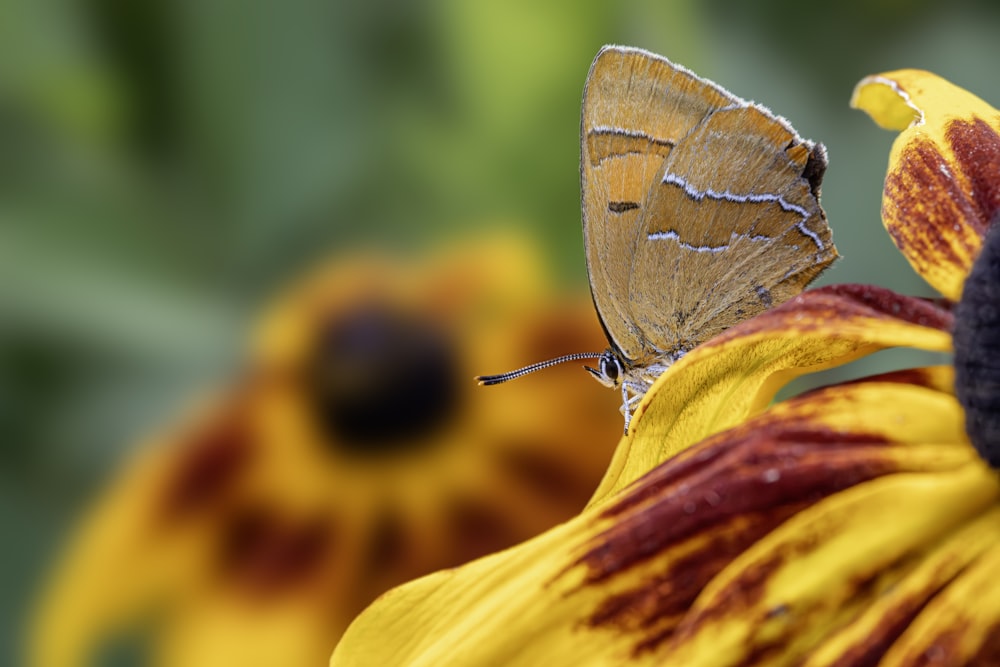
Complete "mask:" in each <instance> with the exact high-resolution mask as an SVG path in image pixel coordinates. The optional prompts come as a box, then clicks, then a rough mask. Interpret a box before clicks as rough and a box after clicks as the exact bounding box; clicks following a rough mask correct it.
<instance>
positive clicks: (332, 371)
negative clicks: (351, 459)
mask: <svg viewBox="0 0 1000 667" xmlns="http://www.w3.org/2000/svg"><path fill="white" fill-rule="evenodd" d="M312 358H313V363H312V364H311V365H310V367H309V368H308V369H307V377H308V382H309V385H310V386H309V389H310V393H311V396H312V397H313V400H314V403H315V410H316V413H317V415H318V417H319V420H320V422H321V425H322V426H323V427H324V428H325V429H326V433H327V434H328V436H329V437H330V439H331V440H332V441H333V442H334V443H335V444H336V446H337V447H338V448H342V449H346V450H347V451H348V452H349V453H352V454H361V455H368V454H385V453H391V452H395V451H399V450H402V449H409V448H412V447H414V446H419V445H420V444H423V443H425V442H426V441H427V440H426V438H425V437H424V436H428V435H432V434H433V433H434V431H436V430H437V429H438V428H439V427H441V426H442V425H443V424H444V423H446V422H447V420H448V418H449V417H451V416H452V415H453V413H454V410H455V409H456V408H457V405H458V399H459V395H460V392H459V382H460V378H459V371H458V362H457V360H456V358H455V353H454V348H453V345H452V343H451V341H450V340H449V339H448V337H447V336H446V335H445V334H444V332H443V331H442V330H441V329H440V328H439V327H437V326H435V324H434V323H433V322H431V321H428V320H427V319H426V318H421V317H419V316H414V315H409V314H406V313H403V312H400V311H399V310H398V309H397V308H394V307H392V306H390V305H388V304H384V303H366V304H362V305H359V306H357V307H355V308H354V309H352V310H350V311H349V312H347V313H342V314H341V315H340V316H339V317H337V318H336V319H331V320H330V321H329V322H328V323H327V324H326V327H325V329H324V331H323V332H322V333H321V335H320V337H319V339H318V344H317V349H316V350H315V352H314V354H313V357H312Z"/></svg>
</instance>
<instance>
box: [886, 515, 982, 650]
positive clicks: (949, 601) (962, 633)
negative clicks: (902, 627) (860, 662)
mask: <svg viewBox="0 0 1000 667" xmlns="http://www.w3.org/2000/svg"><path fill="white" fill-rule="evenodd" d="M996 525H997V524H996V517H995V516H994V523H993V524H992V525H991V526H983V527H982V528H983V530H984V531H988V532H987V534H988V535H991V536H992V538H993V541H992V545H991V548H990V549H989V550H988V551H986V552H985V553H983V554H982V555H980V556H979V557H977V558H976V559H975V560H974V562H973V563H972V564H971V565H969V566H968V567H967V568H966V569H965V570H964V571H963V572H961V573H960V574H959V575H958V576H957V577H956V578H955V579H954V581H952V582H951V583H949V584H948V586H947V587H945V588H944V590H943V591H941V593H940V594H939V595H937V596H935V597H934V599H933V600H931V601H930V602H929V603H928V604H927V607H926V608H925V609H924V610H923V611H922V612H921V614H920V615H919V616H918V617H917V619H916V620H915V621H914V622H913V624H912V625H910V627H909V628H907V630H906V632H905V633H904V634H903V636H902V637H901V638H900V640H899V642H898V643H897V644H895V645H894V646H893V647H892V648H891V649H890V651H889V652H888V653H887V655H886V656H885V659H884V660H883V662H882V663H880V664H882V665H885V666H886V667H904V666H905V665H914V664H921V663H922V664H940V665H995V664H996V662H997V644H996V642H997V639H996V628H997V623H998V622H1000V586H998V585H997V579H996V573H997V568H998V567H1000V546H998V545H997V541H996V537H997V535H996ZM970 546H971V547H972V548H973V549H975V544H974V543H973V544H972V545H970Z"/></svg>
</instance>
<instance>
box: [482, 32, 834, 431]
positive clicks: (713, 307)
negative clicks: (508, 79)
mask: <svg viewBox="0 0 1000 667" xmlns="http://www.w3.org/2000/svg"><path fill="white" fill-rule="evenodd" d="M580 139H581V159H580V179H581V183H582V185H581V189H582V200H583V238H584V245H585V246H586V251H587V270H588V273H589V275H590V291H591V295H592V296H593V299H594V305H595V307H596V308H597V314H598V317H599V318H600V320H601V325H602V326H603V327H604V332H605V334H606V335H607V337H608V342H609V343H610V347H609V348H608V349H607V350H605V351H604V352H601V353H580V354H570V355H566V356H563V357H559V358H558V359H552V360H550V361H544V362H541V363H537V364H533V365H531V366H526V367H525V368H521V369H519V370H516V371H511V372H509V373H503V374H501V375H484V376H479V377H478V378H477V379H478V380H479V383H480V384H484V385H492V384H499V383H501V382H506V381H508V380H512V379H514V378H517V377H521V376H522V375H525V374H527V373H531V372H534V371H537V370H541V369H543V368H548V367H549V366H552V365H554V364H559V363H563V362H566V361H575V360H579V359H597V360H598V368H597V369H594V368H590V367H586V369H587V370H588V371H590V373H591V374H593V376H594V377H595V378H597V379H598V380H599V381H600V382H601V383H602V384H604V385H606V386H608V387H614V388H620V389H621V392H622V412H623V414H624V415H625V432H626V433H627V432H628V429H629V424H630V421H631V415H632V407H633V405H634V403H635V402H636V401H638V400H639V399H640V398H641V397H642V396H643V395H644V394H645V393H646V391H647V390H648V389H649V387H650V386H651V385H652V383H653V381H654V380H656V378H657V377H659V376H660V374H662V373H663V372H664V371H665V370H666V369H667V368H668V367H669V366H670V365H671V364H672V363H674V362H675V361H677V360H678V359H679V358H681V357H682V356H683V355H684V354H685V353H686V352H689V351H690V350H692V349H693V348H694V347H695V346H697V345H698V344H699V343H702V342H703V341H706V340H708V339H709V338H712V337H713V336H715V335H717V334H719V333H721V332H722V331H724V330H725V329H727V328H729V327H731V326H733V325H734V324H737V323H738V322H740V321H742V320H745V319H748V318H750V317H753V316H754V315H757V314H758V313H760V312H762V311H764V310H766V309H768V308H770V307H771V306H774V305H777V304H780V303H782V302H784V301H787V300H788V299H790V298H791V297H793V296H795V295H796V294H798V293H799V292H801V291H802V290H803V289H805V287H806V286H807V285H808V284H809V283H810V282H812V281H813V280H814V279H815V278H816V277H817V276H818V275H819V274H820V273H821V272H822V271H823V269H825V268H826V267H827V266H829V265H830V263H831V262H833V261H834V260H835V259H836V258H837V249H836V248H835V247H834V245H833V239H832V237H831V233H830V228H829V227H828V226H827V223H826V216H825V214H824V213H823V209H822V208H820V205H819V191H820V183H821V181H822V179H823V174H824V172H825V171H826V166H827V160H826V151H825V149H824V148H823V146H822V144H815V143H813V142H811V141H808V140H806V139H803V138H801V137H800V136H799V135H798V134H796V132H795V130H794V129H792V127H791V125H789V124H788V122H787V121H786V120H785V119H784V118H781V117H780V116H776V115H775V114H773V113H771V112H770V111H769V110H768V109H766V108H764V107H763V106H760V105H758V104H754V103H752V102H747V101H746V100H743V99H740V98H739V97H736V96H735V95H733V94H732V93H730V92H728V91H726V90H725V89H723V88H722V87H721V86H719V85H717V84H715V83H712V82H711V81H707V80H705V79H702V78H700V77H699V76H697V75H696V74H694V73H693V72H691V71H689V70H687V69H685V68H683V67H680V66H679V65H675V64H673V63H671V62H670V61H669V60H667V59H666V58H664V57H662V56H658V55H656V54H653V53H649V52H648V51H643V50H641V49H637V48H631V47H624V46H605V47H604V48H602V49H601V51H600V53H598V54H597V57H596V58H595V59H594V62H593V64H592V65H591V67H590V73H589V74H588V76H587V83H586V86H585V88H584V93H583V118H582V122H581V137H580Z"/></svg>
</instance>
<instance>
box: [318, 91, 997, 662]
mask: <svg viewBox="0 0 1000 667" xmlns="http://www.w3.org/2000/svg"><path fill="white" fill-rule="evenodd" d="M873 86H874V87H875V88H872V87H873ZM855 104H856V105H858V106H860V107H862V108H864V109H865V110H866V111H868V112H869V113H871V114H872V115H873V117H875V118H876V120H878V121H879V122H880V123H883V124H885V125H887V126H890V127H894V128H897V129H902V127H903V126H904V125H906V124H907V123H909V122H911V121H914V123H913V124H912V125H910V126H909V127H908V128H907V129H906V130H905V131H904V132H903V133H902V134H901V136H900V137H899V139H898V140H897V142H896V145H895V147H894V149H893V152H892V156H891V159H890V168H889V174H888V177H887V179H886V196H885V204H884V207H883V211H884V218H885V222H886V225H887V227H888V228H889V230H890V233H891V234H892V235H893V238H895V239H896V240H897V243H898V244H899V245H900V247H901V248H902V249H903V251H904V252H905V253H906V254H907V256H908V257H909V258H910V261H911V262H912V264H913V265H914V266H915V267H916V268H917V270H918V271H920V272H921V274H922V275H924V276H925V277H926V278H927V279H928V281H929V282H931V284H933V285H935V286H937V287H939V289H941V290H942V292H943V293H944V295H945V296H946V297H949V298H951V299H956V298H958V295H959V293H960V292H961V285H962V281H963V280H964V279H965V277H966V276H967V275H968V273H969V270H970V267H972V264H973V262H974V261H975V258H976V257H977V255H978V254H979V249H980V247H981V246H982V239H983V236H984V233H985V230H986V229H987V228H988V226H989V225H990V224H991V223H992V221H993V220H995V219H996V215H997V210H998V209H1000V196H998V193H1000V161H998V156H1000V141H998V139H997V130H998V128H1000V116H998V114H997V112H996V111H995V110H993V109H991V108H990V107H988V106H987V105H985V104H984V103H982V102H980V101H978V100H976V99H975V98H973V97H972V96H971V95H969V94H968V93H964V92H962V91H958V89H955V88H954V87H952V86H950V84H947V83H946V82H943V81H941V80H940V79H938V78H937V77H934V76H933V75H930V74H927V73H920V72H897V73H892V74H883V75H880V76H879V77H871V78H869V79H866V80H865V81H863V82H862V83H861V84H860V85H859V88H858V90H857V91H856V94H855ZM929 183H932V184H933V185H934V187H933V188H931V187H927V186H928V184H929ZM993 236H996V235H993ZM991 257H992V259H991ZM983 259H984V260H987V263H988V264H991V266H990V268H991V269H992V271H993V274H992V275H993V279H992V281H989V280H986V281H983V282H985V283H986V284H987V285H996V284H1000V282H998V281H1000V278H998V277H997V276H996V275H995V274H996V272H997V271H998V270H1000V250H997V251H996V254H995V255H990V254H989V253H988V252H984V253H983ZM980 266H981V265H980V264H977V265H976V268H975V269H974V270H973V274H972V276H973V277H972V278H970V283H969V284H971V283H972V281H973V279H974V278H975V276H976V275H977V273H978V272H979V271H980ZM992 289H993V291H992V292H990V293H988V295H987V297H986V298H985V299H984V301H985V303H986V306H987V307H985V308H978V309H976V308H972V312H973V315H974V317H973V318H972V320H975V319H976V317H979V319H980V320H985V321H987V322H990V323H992V324H993V325H994V326H990V327H988V328H987V340H986V343H987V344H989V345H992V346H993V348H992V349H993V351H992V352H989V351H988V350H987V351H984V350H983V349H981V348H980V349H976V348H975V347H974V346H975V345H976V344H977V342H976V341H978V342H979V343H980V344H981V343H982V341H983V337H982V336H980V337H979V338H976V336H969V338H970V339H971V340H972V341H973V342H971V343H970V344H969V349H968V350H967V351H966V352H964V354H966V355H967V361H965V362H963V361H962V359H963V353H962V350H961V349H959V351H958V352H959V353H958V354H956V364H957V369H956V370H957V371H958V374H959V381H960V382H961V376H962V373H963V372H964V371H963V369H962V363H966V364H970V363H971V362H970V361H969V360H981V359H982V358H983V356H982V355H983V354H984V353H985V354H986V355H987V357H990V358H988V359H987V361H988V362H989V363H990V365H991V366H992V368H994V369H996V367H997V365H998V364H997V363H996V362H995V361H993V359H992V357H996V350H997V349H1000V346H998V345H997V335H996V334H995V333H993V332H995V331H996V330H997V327H996V326H995V324H996V322H995V320H996V319H998V316H997V315H996V313H997V312H1000V311H998V310H997V308H998V301H997V299H996V298H995V297H996V294H997V289H996V288H995V287H993V288H992ZM968 291H969V292H972V291H973V290H972V289H971V288H968ZM972 298H980V299H981V298H982V297H974V295H972V294H967V295H966V299H965V300H964V301H963V302H962V304H960V306H959V308H958V311H957V312H958V316H959V320H958V322H957V323H956V322H955V320H954V317H953V313H952V309H951V305H950V304H949V303H948V302H947V301H940V302H937V301H928V300H922V299H916V298H911V297H906V296H901V295H897V294H894V293H892V292H890V291H888V290H885V289H882V288H878V287H871V286H861V285H838V286H832V287H826V288H820V289H817V290H813V291H810V292H807V293H804V294H802V295H801V296H799V297H797V298H795V299H793V300H791V301H789V302H787V303H786V304H784V305H782V306H780V307H778V308H776V309H774V310H771V311H768V312H766V313H764V314H763V315H761V316H759V317H757V318H755V319H753V320H750V321H748V322H745V323H743V324H741V325H738V326H736V327H734V328H733V329H730V330H729V331H727V332H726V333H724V334H723V335H721V336H719V337H718V338H715V339H713V340H711V341H709V342H708V343H706V344H704V345H702V346H700V347H699V348H697V349H695V350H693V351H692V352H691V353H689V354H688V355H687V356H685V357H684V358H682V359H681V360H680V361H679V362H678V363H676V364H675V365H674V366H673V367H671V368H670V369H669V370H668V371H667V372H666V373H664V374H663V376H661V378H660V379H659V380H658V381H657V383H656V384H655V385H654V386H653V387H652V388H651V389H650V391H649V392H648V394H647V396H646V397H645V399H644V400H643V401H642V403H641V404H640V406H639V407H638V408H637V411H636V416H635V421H634V424H635V431H634V435H632V436H631V437H627V438H625V439H623V441H622V442H621V443H620V444H619V447H618V449H617V451H616V453H615V456H614V459H613V461H612V464H611V467H610V468H609V471H608V473H607V475H606V476H605V478H604V480H603V482H602V483H601V485H600V487H599V488H598V491H597V492H596V494H595V496H594V498H593V499H592V500H591V503H590V504H589V505H588V507H587V508H586V509H585V510H584V511H583V512H582V513H581V514H580V515H578V516H577V517H575V518H574V519H572V520H571V521H569V522H567V523H565V524H562V525H560V526H557V527H556V528H553V529H552V530H550V531H548V532H546V533H544V534H543V535H540V536H538V537H536V538H533V539H532V540H530V541H528V542H526V543H524V544H521V545H518V546H517V547H515V548H512V549H509V550H507V551H505V552H502V553H499V554H494V555H491V556H488V557H486V558H483V559H480V560H478V561H475V562H472V563H470V564H467V565H465V566H462V567H460V568H457V569H454V570H449V571H445V572H439V573H436V574H433V575H430V576H428V577H424V578H422V579H419V580H417V581H414V582H411V583H409V584H407V585H404V586H402V587H400V588H397V589H395V590H393V591H390V592H389V593H387V594H385V595H384V596H383V597H382V598H380V599H379V600H378V601H377V602H376V603H375V604H373V605H372V606H371V607H369V608H368V609H367V610H366V611H365V612H363V613H362V614H361V615H360V616H359V617H358V618H357V619H356V620H355V621H354V623H353V624H352V625H351V627H350V628H349V629H348V631H347V632H346V633H345V635H344V636H343V638H342V640H341V642H340V643H339V644H338V646H337V649H336V651H335V652H334V654H333V656H332V658H331V665H334V666H336V667H342V666H345V665H370V664H393V665H401V664H405V665H441V664H463V665H464V664H503V665H537V664H572V665H611V664H614V665H617V664H622V663H625V662H629V663H630V664H649V665H654V664H655V665H660V664H671V665H684V666H685V667H689V666H692V665H711V666H719V665H746V664H775V665H783V664H795V665H809V666H813V667H815V666H818V665H866V664H876V663H878V664H880V665H913V664H925V663H926V664H946V665H965V664H998V660H1000V643H998V642H997V640H996V633H995V628H996V627H997V623H998V622H1000V586H998V585H997V584H996V583H995V572H996V569H997V565H1000V483H998V479H997V474H996V472H995V471H994V470H993V469H991V468H990V467H989V466H988V465H986V463H985V462H984V461H983V459H982V458H981V457H980V456H979V455H978V454H977V451H976V449H975V448H974V447H973V446H971V444H970V441H969V437H968V436H967V434H966V427H965V420H966V413H965V411H964V410H963V407H962V405H961V404H960V403H959V401H958V400H957V399H956V397H955V395H954V392H953V378H954V373H953V369H952V368H951V367H936V368H924V369H909V370H904V371H899V372H896V373H890V374H888V375H882V376H875V377H869V378H865V379H863V380H859V381H855V382H850V383H845V384H840V385H835V386H830V387H826V388H823V389H819V390H815V391H813V392H809V393H807V394H804V395H802V396H799V397H796V398H793V399H790V400H788V401H785V402H782V403H778V404H776V405H773V406H772V407H770V408H769V407H768V405H769V404H770V403H771V401H772V400H773V397H774V395H775V392H776V391H777V390H778V388H780V387H781V386H782V385H784V384H786V383H787V382H788V381H789V380H790V379H792V378H794V377H796V376H799V375H801V374H804V373H807V372H812V371H815V370H819V369H822V368H828V367H831V366H834V365H837V364H842V363H846V362H848V361H852V360H854V359H857V358H858V357H861V356H863V355H866V354H869V353H871V352H874V351H877V350H879V349H883V348H885V347H889V346H908V347H915V348H920V349H925V350H934V351H948V350H950V349H951V347H952V336H951V330H952V328H953V327H954V328H955V330H956V342H957V347H959V348H961V347H962V345H963V344H964V343H962V340H963V336H965V335H966V334H964V333H963V330H964V329H965V328H975V321H973V322H972V323H971V324H970V321H969V319H968V318H965V315H964V314H963V313H965V312H966V311H969V310H970V309H969V308H968V307H967V304H968V303H969V299H972ZM991 313H992V314H993V315H991ZM990 316H991V317H992V318H993V319H989V317H990ZM996 373H997V371H996V370H994V374H993V376H994V377H995V376H996ZM980 379H982V378H980ZM992 381H993V383H994V384H993V387H994V390H993V393H994V394H997V395H1000V391H997V389H996V388H997V387H998V383H997V382H996V380H995V379H994V380H992ZM978 388H979V389H982V388H983V386H982V385H980V386H979V387H978ZM962 392H963V390H962V389H961V386H960V387H959V394H960V395H961V394H962ZM985 393H986V394H987V395H986V396H985V397H984V396H983V395H978V398H979V399H981V400H982V404H983V405H993V406H994V407H996V405H997V404H996V403H993V404H990V403H989V402H988V399H990V398H993V397H994V396H993V394H989V392H985ZM969 414H970V415H971V414H972V411H970V413H969ZM996 414H997V411H996V410H994V411H993V413H992V415H991V416H993V419H994V420H996V419H997V418H996V417H995V416H994V415H996ZM971 423H972V419H971V418H970V424H971ZM992 428H993V430H992V431H991V430H989V428H986V429H983V430H985V432H986V433H987V434H992V435H993V437H994V440H993V442H996V437H997V430H996V427H995V426H993V427H992ZM969 432H970V433H972V434H973V437H977V436H976V432H975V431H974V430H973V429H971V428H970V429H969ZM988 445H989V443H986V447H985V449H988ZM980 446H981V447H982V445H980Z"/></svg>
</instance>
